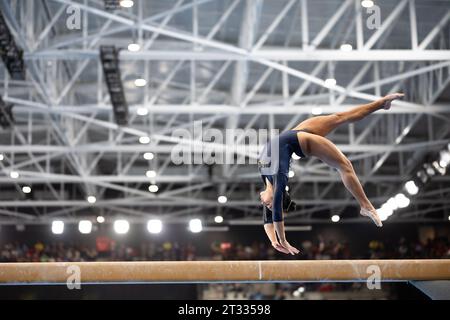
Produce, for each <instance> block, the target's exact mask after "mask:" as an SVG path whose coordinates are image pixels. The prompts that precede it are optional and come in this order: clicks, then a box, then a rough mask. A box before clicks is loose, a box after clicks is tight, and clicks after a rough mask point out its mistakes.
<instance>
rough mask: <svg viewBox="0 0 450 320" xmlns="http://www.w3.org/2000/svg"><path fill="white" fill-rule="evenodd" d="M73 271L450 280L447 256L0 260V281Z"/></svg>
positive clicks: (199, 277) (202, 278)
mask: <svg viewBox="0 0 450 320" xmlns="http://www.w3.org/2000/svg"><path fill="white" fill-rule="evenodd" d="M71 266H77V267H79V269H78V268H76V267H75V268H74V267H71ZM69 267H71V268H69ZM74 270H79V271H80V273H79V276H80V279H81V282H82V283H83V282H85V283H86V282H124V283H126V282H208V281H211V282H215V281H219V282H220V281H342V280H348V281H352V280H354V281H360V280H366V279H367V278H368V277H369V276H371V275H372V274H373V272H374V270H375V271H376V272H377V271H380V273H379V275H380V276H381V280H387V281H388V280H450V259H445V260H444V259H440V260H315V261H281V260H278V261H164V262H159V261H158V262H156V261H152V262H73V263H72V262H61V263H60V262H55V263H0V283H66V282H67V280H68V279H69V277H71V276H73V275H74V273H73V272H74ZM375 275H376V274H375ZM72 281H73V278H72Z"/></svg>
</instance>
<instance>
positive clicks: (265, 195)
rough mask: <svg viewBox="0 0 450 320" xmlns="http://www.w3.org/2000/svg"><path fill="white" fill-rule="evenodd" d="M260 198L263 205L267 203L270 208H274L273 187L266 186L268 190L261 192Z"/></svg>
mask: <svg viewBox="0 0 450 320" xmlns="http://www.w3.org/2000/svg"><path fill="white" fill-rule="evenodd" d="M259 198H260V199H261V203H262V204H263V205H265V206H266V207H267V208H269V209H272V201H273V191H272V189H269V188H266V190H264V191H263V192H261V193H260V194H259Z"/></svg>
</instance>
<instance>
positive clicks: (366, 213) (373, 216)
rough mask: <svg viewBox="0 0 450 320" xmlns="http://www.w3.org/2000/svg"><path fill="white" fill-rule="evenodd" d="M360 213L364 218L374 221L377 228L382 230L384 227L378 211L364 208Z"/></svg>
mask: <svg viewBox="0 0 450 320" xmlns="http://www.w3.org/2000/svg"><path fill="white" fill-rule="evenodd" d="M360 213H361V215H362V216H365V217H369V218H370V219H372V221H373V222H374V223H375V225H376V226H377V227H379V228H381V227H382V226H383V223H382V222H381V219H380V216H379V215H378V213H377V211H376V210H367V209H364V208H362V209H361V211H360Z"/></svg>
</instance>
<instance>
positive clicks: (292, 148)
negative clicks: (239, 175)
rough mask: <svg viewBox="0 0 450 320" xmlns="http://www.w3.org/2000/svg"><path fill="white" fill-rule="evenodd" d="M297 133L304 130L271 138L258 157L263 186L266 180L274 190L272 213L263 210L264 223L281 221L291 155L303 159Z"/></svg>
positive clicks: (292, 131) (265, 208)
mask: <svg viewBox="0 0 450 320" xmlns="http://www.w3.org/2000/svg"><path fill="white" fill-rule="evenodd" d="M299 131H306V130H289V131H285V132H283V133H282V134H280V135H279V136H277V137H275V138H273V139H272V140H271V141H270V142H269V143H267V144H266V146H265V147H264V149H263V152H262V153H261V155H260V157H259V160H258V167H259V172H260V174H261V178H262V179H263V181H264V185H265V184H266V179H267V180H269V182H270V183H271V184H272V186H273V190H274V195H273V202H272V211H271V210H269V209H268V208H267V207H266V206H264V208H263V220H264V223H273V222H274V221H275V222H279V221H283V196H284V194H285V192H286V186H287V182H288V174H289V165H290V161H291V157H292V154H293V153H295V154H296V155H297V156H299V157H301V158H304V157H305V154H304V153H303V151H302V148H301V147H300V144H299V142H298V137H297V133H298V132H299Z"/></svg>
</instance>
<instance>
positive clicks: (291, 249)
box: [280, 239, 300, 255]
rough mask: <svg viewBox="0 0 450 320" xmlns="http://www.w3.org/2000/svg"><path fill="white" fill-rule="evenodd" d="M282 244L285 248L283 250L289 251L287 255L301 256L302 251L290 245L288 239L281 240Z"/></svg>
mask: <svg viewBox="0 0 450 320" xmlns="http://www.w3.org/2000/svg"><path fill="white" fill-rule="evenodd" d="M280 244H281V245H282V246H283V248H284V249H285V250H287V251H288V252H287V253H286V252H285V253H286V254H292V255H296V254H299V253H300V250H298V249H297V248H295V247H293V246H291V245H290V244H289V242H287V240H286V239H284V240H280ZM282 252H283V251H282Z"/></svg>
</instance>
